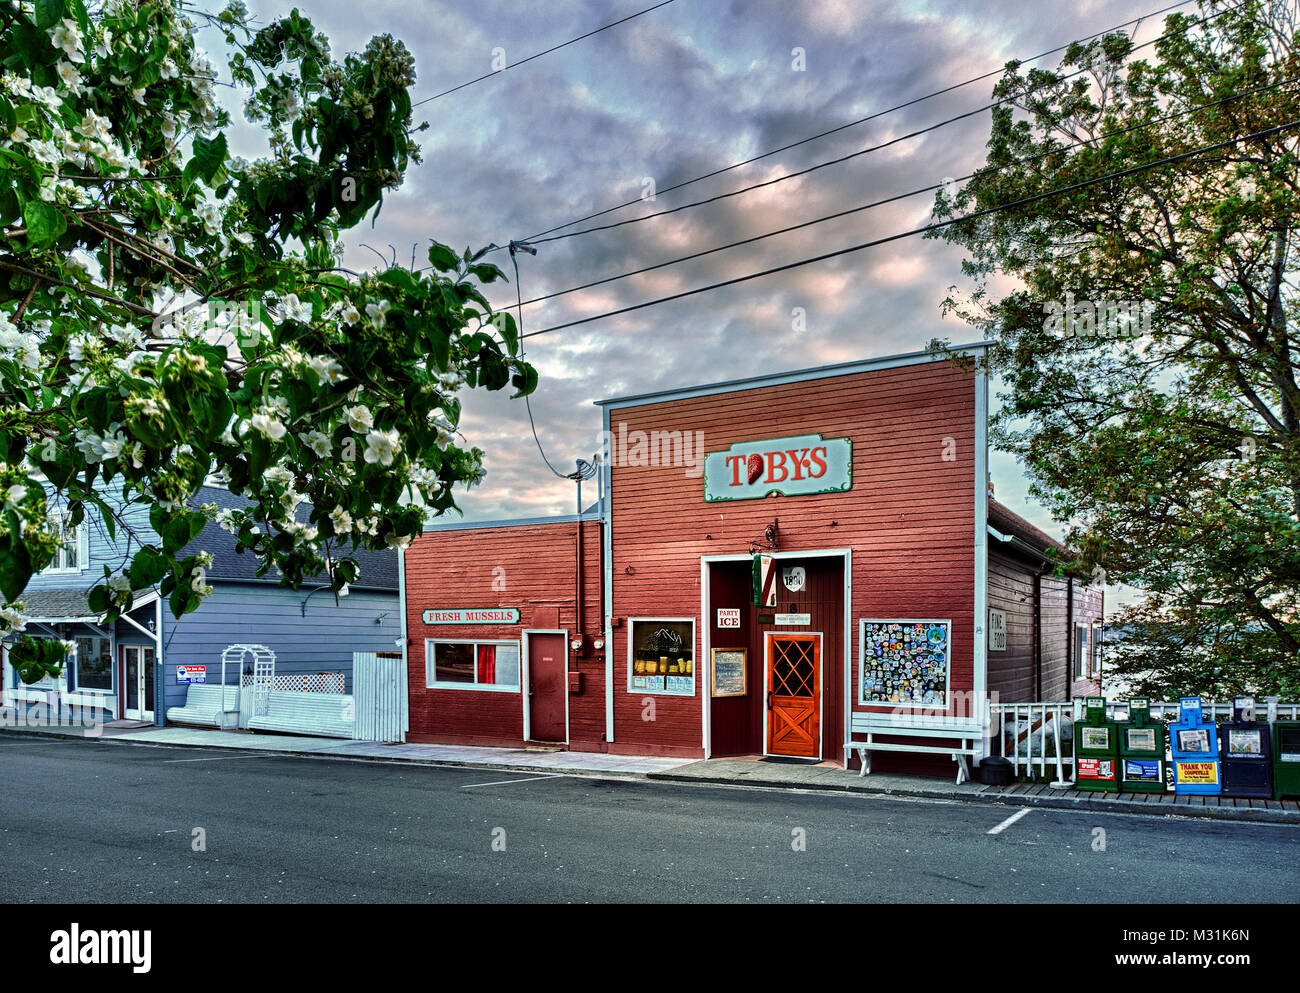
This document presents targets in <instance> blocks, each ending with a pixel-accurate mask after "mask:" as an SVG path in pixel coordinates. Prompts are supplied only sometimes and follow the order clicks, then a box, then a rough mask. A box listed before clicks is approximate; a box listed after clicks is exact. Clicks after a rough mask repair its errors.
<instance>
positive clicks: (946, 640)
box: [858, 619, 952, 707]
mask: <svg viewBox="0 0 1300 993" xmlns="http://www.w3.org/2000/svg"><path fill="white" fill-rule="evenodd" d="M858 634H859V637H858V645H859V649H858V658H859V662H860V666H859V670H858V703H859V704H871V703H892V704H907V705H909V706H923V707H946V706H947V704H948V667H949V663H950V662H951V660H952V622H951V621H922V620H866V619H863V620H862V621H861V622H860V625H859V632H858Z"/></svg>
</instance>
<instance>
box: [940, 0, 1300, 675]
mask: <svg viewBox="0 0 1300 993" xmlns="http://www.w3.org/2000/svg"><path fill="white" fill-rule="evenodd" d="M1295 24H1296V11H1295V5H1294V3H1293V2H1289V3H1280V2H1275V3H1270V4H1261V3H1258V2H1254V0H1251V2H1247V3H1245V4H1236V3H1231V4H1228V3H1218V2H1208V0H1207V2H1203V3H1202V4H1201V11H1200V13H1199V14H1196V15H1184V14H1182V13H1176V14H1172V15H1170V16H1169V17H1168V18H1167V19H1166V22H1165V33H1164V36H1163V37H1162V40H1160V41H1159V43H1158V44H1156V45H1155V46H1154V52H1153V53H1152V52H1150V51H1146V52H1143V53H1140V54H1141V57H1138V56H1139V53H1136V52H1134V50H1133V44H1132V42H1131V41H1130V40H1129V39H1128V38H1127V37H1125V36H1122V35H1118V36H1110V37H1105V38H1101V39H1097V40H1095V41H1092V42H1089V43H1087V44H1081V45H1074V46H1071V47H1070V49H1069V50H1068V51H1067V52H1066V53H1065V54H1064V56H1063V60H1062V65H1061V67H1060V70H1059V71H1055V72H1053V71H1047V70H1038V69H1034V70H1031V71H1028V72H1022V71H1021V69H1020V66H1019V65H1017V64H1015V63H1012V64H1010V65H1009V66H1008V67H1007V71H1006V73H1005V74H1004V77H1003V78H1002V79H1001V81H1000V82H999V83H998V85H997V87H996V90H995V93H996V96H997V97H998V98H1007V99H1008V100H1009V101H1010V102H1009V103H1008V104H1006V105H1004V106H1002V107H999V108H997V109H996V110H995V111H994V113H993V122H992V133H991V135H990V138H989V141H988V157H987V163H986V165H985V167H984V168H983V169H982V170H981V171H980V172H979V173H978V174H977V176H976V177H975V178H974V179H972V180H971V181H970V182H969V183H968V184H967V185H966V186H965V187H964V188H963V189H962V190H961V191H960V192H959V193H958V194H957V195H956V196H954V197H947V196H944V195H942V194H941V195H940V197H939V201H938V204H937V209H938V210H939V211H940V212H941V213H943V214H945V215H946V216H949V217H960V216H961V215H964V214H969V213H974V212H976V211H979V210H982V209H985V208H990V207H995V206H999V205H1004V204H1009V203H1012V202H1014V201H1018V200H1022V199H1026V198H1030V197H1034V196H1036V195H1038V194H1041V193H1045V192H1047V191H1052V190H1057V189H1061V188H1063V187H1068V186H1072V185H1074V184H1079V183H1083V182H1085V181H1087V180H1090V179H1094V178H1096V177H1101V176H1105V175H1107V174H1111V173H1116V172H1120V171H1123V170H1127V169H1132V168H1134V167H1137V166H1141V165H1144V164H1148V163H1152V162H1155V161H1157V160H1160V159H1163V158H1166V157H1169V156H1176V155H1180V154H1182V153H1186V152H1192V151H1195V150H1197V149H1200V148H1204V147H1206V146H1210V145H1217V144H1219V143H1222V142H1227V141H1230V140H1231V139H1234V138H1239V137H1242V136H1246V135H1252V134H1254V133H1256V132H1259V131H1262V130H1266V129H1270V128H1274V127H1277V126H1279V125H1287V124H1290V123H1291V122H1295V121H1297V120H1300V85H1297V80H1298V79H1300V58H1298V57H1297V40H1298V39H1297V35H1296V30H1295ZM1241 94H1246V95H1241ZM1298 134H1300V131H1297V130H1296V129H1287V130H1281V131H1278V132H1276V133H1273V134H1271V135H1269V136H1268V137H1265V138H1261V139H1256V140H1252V141H1243V142H1240V143H1236V144H1231V145H1228V146H1227V147H1225V148H1222V149H1220V150H1218V151H1215V152H1213V153H1209V154H1202V155H1196V156H1193V157H1191V158H1189V159H1186V160H1183V161H1181V162H1179V163H1176V164H1174V165H1167V166H1161V167H1157V168H1152V169H1149V170H1146V171H1140V172H1136V173H1134V174H1133V175H1130V176H1127V177H1125V178H1118V179H1114V180H1110V181H1106V182H1101V183H1097V184H1095V185H1091V186H1087V187H1084V188H1080V189H1074V190H1071V191H1070V192H1067V193H1064V194H1060V195H1054V196H1049V197H1046V198H1044V199H1042V200H1038V201H1036V202H1033V203H1030V204H1026V205H1023V206H1020V207H1013V208H1009V209H1007V210H1004V211H1000V212H996V213H990V214H987V215H984V216H981V217H977V218H971V219H968V220H962V221H959V222H958V223H956V224H954V225H952V226H951V227H949V228H946V229H942V236H943V237H945V238H946V239H948V240H949V241H951V242H953V243H955V244H959V245H961V246H963V247H964V248H965V249H966V250H967V251H968V252H969V258H968V260H967V261H965V262H964V263H963V265H964V271H965V273H966V274H967V275H968V277H970V279H971V280H972V284H973V285H972V286H971V288H970V292H969V294H959V293H954V294H953V295H952V296H951V297H950V298H949V300H948V301H947V302H946V308H947V309H948V310H950V311H951V312H955V313H957V314H959V315H960V316H962V317H964V318H965V319H967V320H968V321H970V322H971V323H973V324H974V325H976V326H977V327H978V328H980V329H981V331H982V332H983V334H984V335H985V337H986V338H988V339H991V340H992V341H994V342H995V344H994V346H993V347H992V348H991V349H990V355H989V359H988V362H989V364H990V368H991V370H992V372H993V373H995V374H996V375H998V376H1000V377H1001V382H1002V383H1003V384H1004V387H1003V393H1002V400H1003V401H1004V403H1003V406H1002V410H1001V411H1000V414H999V416H998V417H997V419H996V421H995V425H994V430H993V437H994V441H995V443H996V444H999V445H1000V446H1001V447H1003V448H1005V449H1007V450H1010V451H1011V452H1014V453H1015V454H1016V455H1017V456H1018V457H1019V459H1020V460H1022V461H1023V463H1024V465H1025V467H1026V469H1027V471H1028V473H1029V475H1030V477H1031V481H1032V484H1033V485H1032V491H1033V493H1034V494H1035V495H1036V496H1037V497H1038V498H1039V499H1041V500H1043V501H1044V502H1045V503H1046V505H1047V506H1048V507H1049V508H1050V510H1051V511H1052V513H1053V514H1054V516H1055V517H1056V518H1057V519H1058V520H1059V521H1062V522H1072V526H1071V527H1070V529H1069V536H1068V540H1069V542H1070V543H1071V544H1072V545H1073V546H1074V547H1076V548H1078V549H1079V550H1080V552H1081V556H1080V559H1079V562H1078V565H1079V566H1080V567H1081V568H1082V569H1084V571H1086V572H1091V571H1093V570H1095V569H1101V570H1103V571H1104V572H1103V573H1095V575H1104V577H1105V578H1106V579H1108V580H1109V581H1111V582H1116V581H1118V582H1124V583H1128V584H1132V585H1135V586H1139V587H1141V588H1143V589H1144V590H1146V591H1147V593H1148V597H1147V600H1146V601H1145V602H1144V604H1143V606H1142V607H1141V609H1140V610H1138V611H1136V612H1135V613H1134V614H1133V615H1131V616H1129V617H1128V620H1129V621H1130V622H1135V621H1137V620H1145V621H1150V622H1161V621H1167V622H1173V623H1171V624H1169V625H1167V626H1165V627H1164V628H1161V629H1160V630H1163V631H1164V633H1165V635H1166V636H1167V635H1169V634H1170V633H1171V632H1181V633H1182V634H1183V635H1184V636H1186V637H1187V638H1188V640H1187V641H1184V642H1182V643H1180V644H1179V645H1178V646H1177V649H1176V651H1175V650H1174V649H1171V648H1169V646H1168V644H1167V642H1159V643H1158V644H1156V645H1154V646H1153V648H1152V652H1151V653H1150V655H1149V656H1148V661H1153V663H1154V662H1158V663H1159V666H1161V667H1166V666H1168V665H1169V664H1170V663H1169V660H1170V658H1171V657H1173V655H1176V654H1178V653H1185V655H1186V658H1187V661H1188V662H1189V663H1195V664H1189V665H1185V666H1183V667H1182V668H1181V669H1180V670H1179V680H1180V683H1179V687H1178V688H1179V689H1181V690H1182V691H1190V690H1197V689H1207V690H1208V689H1209V688H1211V687H1213V686H1215V685H1218V684H1220V683H1221V682H1222V673H1223V672H1224V670H1223V668H1222V665H1221V663H1222V662H1223V659H1224V652H1225V650H1226V649H1225V646H1228V645H1231V646H1232V647H1231V651H1232V652H1236V653H1240V654H1241V658H1242V660H1243V661H1245V662H1248V663H1249V664H1248V665H1246V666H1243V667H1241V668H1234V669H1233V670H1232V671H1233V672H1234V673H1236V674H1237V675H1234V677H1233V680H1232V684H1233V688H1236V687H1237V686H1238V685H1239V684H1242V683H1244V682H1245V681H1246V679H1247V673H1249V672H1254V673H1256V674H1257V675H1258V681H1259V682H1261V683H1266V684H1269V685H1278V684H1279V682H1280V681H1281V679H1282V676H1281V674H1282V673H1283V672H1286V673H1291V674H1293V673H1294V672H1295V671H1296V654H1297V651H1298V650H1300V617H1297V597H1298V596H1300V384H1297V380H1296V357H1297V356H1296V340H1295V339H1296V331H1297V326H1296V303H1297V301H1296V263H1297V261H1298V260H1297V249H1296V245H1297V242H1296V235H1297V230H1296V229H1297V208H1298V206H1300V199H1298V196H1300V191H1298V190H1297V140H1298V139H1297V135H1298ZM1004 277H1011V279H1010V280H1007V281H1006V282H1003V284H1002V285H1008V283H1011V282H1012V281H1014V284H1018V285H1016V288H1014V289H1012V290H1011V291H1010V292H1007V293H1005V294H1004V295H1000V296H998V295H997V294H996V293H995V292H994V290H995V289H996V287H995V286H994V285H993V281H994V280H995V279H999V280H1001V279H1003V278H1004ZM1154 630H1156V628H1155V627H1152V626H1151V625H1149V624H1148V625H1136V627H1135V630H1134V632H1133V633H1134V634H1135V635H1136V636H1138V637H1139V638H1140V637H1141V636H1142V635H1143V634H1144V633H1145V634H1146V635H1150V634H1151V632H1152V631H1154ZM1208 631H1214V632H1216V635H1215V637H1214V639H1213V640H1212V641H1205V640H1203V638H1204V635H1205V632H1208ZM1135 644H1136V642H1131V643H1130V649H1131V648H1132V647H1133V646H1134V645H1135ZM1166 649H1168V650H1166ZM1288 678H1290V679H1292V683H1291V685H1294V682H1293V677H1291V676H1289V677H1288Z"/></svg>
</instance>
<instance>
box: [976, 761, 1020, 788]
mask: <svg viewBox="0 0 1300 993" xmlns="http://www.w3.org/2000/svg"><path fill="white" fill-rule="evenodd" d="M1015 779H1016V771H1015V769H1014V768H1013V767H1012V765H1011V760H1010V759H1004V758H1002V757H1001V756H1000V755H990V756H988V757H987V758H982V759H980V782H981V783H983V784H984V785H985V786H1010V785H1011V784H1012V783H1013V782H1015Z"/></svg>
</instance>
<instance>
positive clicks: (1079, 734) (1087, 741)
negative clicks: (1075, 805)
mask: <svg viewBox="0 0 1300 993" xmlns="http://www.w3.org/2000/svg"><path fill="white" fill-rule="evenodd" d="M1118 759H1119V728H1118V727H1116V725H1115V722H1114V721H1108V720H1106V700H1105V698H1104V697H1099V696H1090V697H1088V699H1087V700H1086V701H1085V703H1084V711H1083V719H1082V720H1079V721H1075V722H1074V788H1075V789H1076V790H1089V791H1092V792H1099V793H1118V792H1119V770H1118V769H1117V768H1116V766H1117V762H1118Z"/></svg>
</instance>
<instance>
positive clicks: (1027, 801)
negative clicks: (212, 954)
mask: <svg viewBox="0 0 1300 993" xmlns="http://www.w3.org/2000/svg"><path fill="white" fill-rule="evenodd" d="M0 736H3V737H8V738H22V737H25V736H30V737H35V738H56V739H63V740H85V741H99V742H121V743H122V744H126V745H135V746H137V747H146V748H198V749H216V750H221V751H234V752H251V753H254V754H259V755H260V754H265V755H282V756H291V757H293V758H311V759H333V760H336V761H346V762H385V763H389V764H395V765H429V766H443V767H454V768H460V769H482V770H484V771H492V770H496V771H498V772H531V773H535V774H542V775H555V776H565V775H569V776H594V777H599V778H602V779H646V780H653V781H656V782H670V783H686V784H694V785H697V786H732V787H757V788H760V789H772V790H817V791H819V792H830V793H862V794H866V795H872V796H893V797H915V798H917V799H922V800H949V801H957V802H961V803H983V804H1001V805H1003V806H1007V807H1040V808H1044V809H1052V810H1075V811H1079V810H1095V811H1098V812H1099V813H1108V814H1134V815H1137V816H1141V817H1153V818H1165V817H1190V818H1197V819H1200V820H1221V821H1253V822H1256V823H1267V824H1290V825H1296V826H1300V811H1288V810H1266V809H1259V808H1255V807H1202V806H1192V805H1190V804H1189V805H1183V804H1177V805H1173V806H1168V805H1163V804H1162V805H1159V806H1148V805H1146V804H1140V803H1126V802H1124V801H1115V800H1102V799H1100V798H1098V799H1088V797H1089V796H1092V797H1100V794H1074V795H1069V796H1046V797H1045V796H1025V795H1022V794H1011V795H1009V796H1008V795H1004V794H1001V793H958V792H947V791H944V790H939V789H933V790H924V789H916V788H914V787H890V786H869V785H866V784H865V783H864V784H863V785H859V784H858V783H819V782H806V783H799V782H789V781H786V780H779V779H736V778H731V777H726V776H683V775H681V774H680V773H676V772H673V771H671V770H669V771H667V772H630V771H626V770H611V769H584V768H578V767H567V766H566V767H564V768H554V767H548V766H537V765H520V764H516V763H499V762H471V761H467V760H463V759H438V758H428V759H425V758H418V757H416V758H413V757H411V756H409V755H393V756H391V757H390V756H386V755H341V754H339V753H337V752H334V751H332V750H328V749H326V750H321V751H304V750H301V749H296V748H295V749H289V748H285V749H279V748H250V747H248V746H247V745H238V744H233V743H232V744H229V745H227V744H218V743H204V744H199V743H196V742H188V741H185V742H180V741H167V742H163V741H132V740H131V738H132V735H130V734H120V735H99V736H95V737H89V738H88V737H86V736H85V735H81V734H71V733H68V732H61V731H57V730H41V731H35V730H28V729H23V730H21V731H17V730H14V729H6V728H0ZM1107 795H1108V794H1107Z"/></svg>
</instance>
